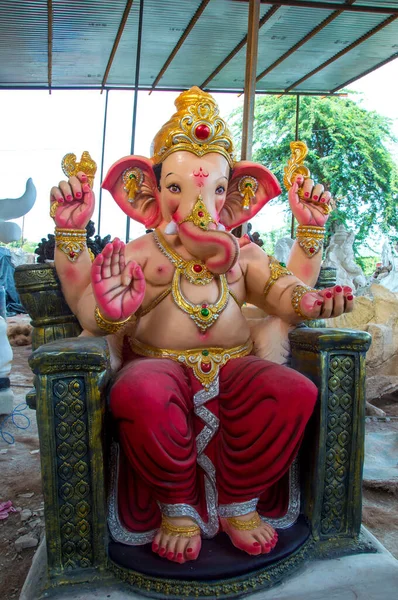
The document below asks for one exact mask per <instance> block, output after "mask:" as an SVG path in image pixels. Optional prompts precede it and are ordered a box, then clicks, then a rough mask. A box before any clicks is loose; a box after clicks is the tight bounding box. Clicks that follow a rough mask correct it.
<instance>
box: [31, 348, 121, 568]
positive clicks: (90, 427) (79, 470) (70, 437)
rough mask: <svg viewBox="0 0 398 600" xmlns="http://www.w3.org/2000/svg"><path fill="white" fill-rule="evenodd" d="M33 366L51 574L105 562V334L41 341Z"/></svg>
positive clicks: (107, 366)
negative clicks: (42, 344)
mask: <svg viewBox="0 0 398 600" xmlns="http://www.w3.org/2000/svg"><path fill="white" fill-rule="evenodd" d="M29 364H30V366H31V368H32V370H33V371H34V373H35V387H36V394H37V424H38V430H39V438H40V455H41V466H42V478H43V495H44V503H45V521H46V530H47V532H48V535H47V546H48V547H47V551H48V552H47V553H48V568H49V573H50V576H51V577H52V578H55V579H57V578H59V577H61V578H62V577H65V571H67V572H68V577H69V576H70V577H72V576H75V575H76V576H78V575H79V573H80V574H82V572H83V573H84V572H85V573H87V572H88V571H90V570H92V569H94V568H97V567H99V568H103V567H104V565H105V563H106V539H107V532H106V497H105V486H104V435H103V429H104V428H103V422H104V416H105V407H106V402H105V399H106V386H107V383H108V381H109V379H110V375H111V368H110V358H109V350H108V345H107V342H106V339H105V338H91V337H90V338H89V337H82V338H72V339H64V340H58V341H56V342H51V343H50V344H46V345H44V346H40V348H38V349H37V350H35V352H33V354H32V355H31V358H30V360H29Z"/></svg>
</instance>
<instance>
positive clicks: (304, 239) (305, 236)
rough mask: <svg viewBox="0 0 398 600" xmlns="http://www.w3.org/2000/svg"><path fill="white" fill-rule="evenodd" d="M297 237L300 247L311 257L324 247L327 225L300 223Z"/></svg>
mask: <svg viewBox="0 0 398 600" xmlns="http://www.w3.org/2000/svg"><path fill="white" fill-rule="evenodd" d="M296 238H297V242H298V244H299V246H300V248H302V249H303V250H304V252H305V254H306V255H307V256H308V257H309V258H312V257H313V256H315V255H316V254H318V252H319V250H321V249H322V248H323V242H324V239H325V227H316V226H312V225H299V226H298V227H297V233H296Z"/></svg>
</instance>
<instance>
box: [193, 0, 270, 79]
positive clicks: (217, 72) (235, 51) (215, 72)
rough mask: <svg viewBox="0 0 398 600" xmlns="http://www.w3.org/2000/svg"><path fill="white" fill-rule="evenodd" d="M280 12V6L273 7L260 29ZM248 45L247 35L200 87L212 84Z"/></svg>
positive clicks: (263, 19)
mask: <svg viewBox="0 0 398 600" xmlns="http://www.w3.org/2000/svg"><path fill="white" fill-rule="evenodd" d="M277 10H279V6H273V7H272V8H271V9H270V10H269V11H268V12H267V13H266V14H265V15H264V16H263V17H262V18H261V19H260V21H259V24H258V28H259V29H261V27H262V26H263V25H264V24H265V23H266V22H267V21H269V19H270V18H271V17H272V16H273V15H274V14H275V13H276V11H277ZM246 43H247V35H245V37H244V38H242V40H241V41H240V42H239V44H237V45H236V46H235V48H234V49H233V50H232V51H231V52H230V53H229V54H228V56H226V57H225V58H224V60H223V61H222V62H221V63H220V64H219V65H218V67H216V68H215V69H214V71H213V72H212V73H210V75H209V76H208V78H207V79H205V80H204V82H203V83H202V84H201V85H200V87H201V88H202V89H203V88H205V87H206V86H207V84H208V83H210V81H211V80H212V79H214V77H215V76H216V75H218V74H219V72H220V71H222V70H223V68H224V67H225V66H226V65H227V64H228V63H229V61H230V60H232V59H233V57H234V56H235V55H236V54H238V52H239V51H240V50H242V48H243V47H244V46H245V44H246Z"/></svg>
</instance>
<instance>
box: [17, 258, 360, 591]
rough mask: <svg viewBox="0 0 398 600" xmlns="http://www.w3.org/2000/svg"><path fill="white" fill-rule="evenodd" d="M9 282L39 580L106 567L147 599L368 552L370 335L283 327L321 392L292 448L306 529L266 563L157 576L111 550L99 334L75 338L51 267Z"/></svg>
mask: <svg viewBox="0 0 398 600" xmlns="http://www.w3.org/2000/svg"><path fill="white" fill-rule="evenodd" d="M15 279H16V284H17V289H18V292H19V294H20V297H21V302H22V303H23V305H24V306H25V308H26V310H27V312H28V313H29V314H30V316H31V318H32V325H33V326H34V331H33V339H32V345H33V350H34V351H33V354H32V356H31V358H30V361H29V362H30V366H31V368H32V370H33V372H34V375H35V389H34V390H32V392H30V393H29V394H28V396H27V401H28V403H29V405H30V406H31V407H32V408H36V411H37V422H38V428H39V436H40V453H41V465H42V478H43V494H44V503H45V523H46V543H47V555H48V585H49V586H58V585H61V584H72V583H78V582H89V581H92V580H93V579H97V580H98V578H103V579H108V580H109V578H112V577H115V576H116V577H118V578H119V579H122V580H123V581H126V582H129V583H130V584H132V585H133V587H134V588H135V589H136V590H139V589H141V590H143V591H144V593H145V594H147V595H150V597H158V596H159V597H170V598H187V597H198V598H205V597H219V598H229V597H233V596H239V595H242V594H247V593H249V592H255V591H257V590H259V589H264V588H265V587H270V586H271V585H273V584H275V583H277V582H278V581H280V580H281V579H282V578H283V577H285V576H286V575H287V574H288V573H290V572H292V570H294V569H295V568H297V567H298V566H299V565H300V564H302V563H303V561H305V560H307V559H308V558H311V557H326V556H327V557H330V556H336V555H337V556H341V555H343V554H347V553H357V552H359V551H371V548H368V547H367V546H366V544H364V543H363V542H362V540H361V536H360V526H361V495H362V492H361V484H362V466H363V458H364V455H363V453H364V420H365V395H364V383H365V355H366V351H367V350H368V348H369V345H370V336H369V334H367V333H365V332H362V331H349V330H344V331H343V330H334V329H326V328H318V329H313V328H309V327H299V328H297V329H295V330H294V331H293V332H292V333H291V334H290V343H291V353H292V366H293V368H295V369H297V370H298V371H300V372H301V373H303V374H305V375H306V376H307V377H309V378H310V379H311V380H312V381H314V382H315V384H316V385H317V386H318V389H319V399H318V403H317V408H316V410H315V413H314V415H313V417H312V419H311V421H310V423H309V425H308V427H307V431H306V436H305V440H304V443H303V446H302V449H301V451H300V457H299V465H300V486H301V516H300V519H301V523H305V527H306V531H307V533H306V534H305V535H304V536H302V538H301V539H300V540H299V542H298V543H297V542H296V543H295V544H293V545H291V547H290V551H289V552H288V553H287V555H286V552H285V555H283V553H282V555H279V556H277V557H275V555H274V556H272V553H271V554H270V555H269V557H268V559H267V564H265V565H259V563H258V562H254V563H250V558H249V557H247V556H246V555H244V554H243V553H240V554H241V555H242V560H244V559H246V561H248V562H247V563H246V564H247V565H248V567H247V569H246V573H244V574H238V575H236V574H234V575H232V576H230V577H225V576H221V577H218V576H217V570H216V569H215V571H214V569H213V571H214V573H215V574H214V576H213V577H212V578H207V579H206V578H203V577H201V578H200V580H198V579H195V575H194V574H193V575H192V569H191V567H190V568H189V569H187V570H186V573H187V576H186V577H185V579H184V576H178V577H176V576H173V573H172V572H171V573H170V574H169V576H168V577H167V576H165V575H164V574H163V576H159V575H158V574H156V573H155V574H148V573H146V572H145V570H144V571H142V570H140V568H139V567H138V568H135V569H132V568H126V565H125V564H122V563H123V561H122V562H119V564H118V562H117V560H116V559H115V554H114V553H113V554H112V552H111V548H112V541H111V540H110V537H109V533H108V529H107V512H108V491H109V477H108V471H109V469H108V465H109V454H110V453H109V445H110V443H109V442H110V438H111V437H112V436H111V431H112V426H111V423H110V420H109V415H107V394H108V389H109V385H110V384H111V371H110V357H109V351H108V347H107V342H106V340H105V338H94V337H80V338H78V337H77V336H78V335H79V333H80V331H81V329H80V326H79V323H78V322H77V320H76V318H75V317H74V316H73V315H72V314H71V312H70V310H69V308H68V306H67V304H66V302H65V300H64V297H63V295H62V291H61V287H60V284H59V281H58V278H57V275H56V271H55V269H54V268H53V267H52V266H51V265H24V266H22V267H18V268H17V269H16V272H15ZM291 529H292V531H293V533H294V529H293V528H291ZM221 535H224V534H221ZM289 535H290V534H289ZM281 537H282V536H281V535H280V540H281ZM209 542H211V540H209ZM130 549H131V547H127V546H126V552H128V551H129V550H130ZM148 552H149V551H148ZM237 552H239V551H237ZM274 552H275V551H274ZM148 556H149V554H148ZM158 558H159V557H158ZM159 560H160V561H161V560H162V559H159ZM144 562H145V561H144ZM213 562H214V559H213ZM141 564H143V562H141ZM159 564H160V563H159ZM164 564H165V561H163V563H162V565H164ZM183 566H184V565H183ZM185 567H186V565H185ZM170 570H171V569H170ZM163 571H165V567H164V566H163ZM166 571H167V569H166ZM236 573H238V570H237V571H236ZM188 575H189V576H188Z"/></svg>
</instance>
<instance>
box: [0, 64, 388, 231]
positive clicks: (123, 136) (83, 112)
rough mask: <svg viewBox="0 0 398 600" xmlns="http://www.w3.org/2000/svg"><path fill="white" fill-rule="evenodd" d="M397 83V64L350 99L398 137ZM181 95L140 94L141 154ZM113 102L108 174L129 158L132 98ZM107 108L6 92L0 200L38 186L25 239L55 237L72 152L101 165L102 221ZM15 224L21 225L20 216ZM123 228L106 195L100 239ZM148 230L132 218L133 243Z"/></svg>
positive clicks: (222, 97) (95, 102)
mask: <svg viewBox="0 0 398 600" xmlns="http://www.w3.org/2000/svg"><path fill="white" fill-rule="evenodd" d="M397 80H398V59H397V60H395V61H393V62H391V63H389V64H387V65H385V66H384V67H381V68H380V69H378V70H377V71H375V72H374V73H371V74H369V75H367V76H366V77H363V78H362V79H360V80H358V81H357V82H355V83H354V84H352V85H351V86H350V87H349V89H350V90H354V91H357V92H361V95H356V96H352V99H353V100H355V101H357V102H360V104H361V106H362V107H364V108H366V109H368V110H376V111H377V112H379V113H380V114H382V115H385V116H387V117H390V118H391V119H392V120H393V126H392V127H393V131H394V133H395V135H396V136H397V137H398V102H397V90H396V82H397ZM176 96H177V94H176V93H175V92H154V93H152V94H151V95H150V96H149V95H148V93H147V92H140V93H139V97H138V113H137V115H138V116H137V132H136V140H135V148H134V153H135V154H140V155H143V156H149V155H150V144H151V141H152V139H153V137H154V135H155V133H156V132H157V131H158V130H159V129H160V127H161V126H162V125H163V123H164V122H166V121H167V120H168V119H169V118H170V116H171V115H172V114H173V113H174V112H175V109H174V100H175V98H176ZM214 96H215V98H216V100H217V102H218V103H219V108H220V114H221V116H223V117H224V118H226V117H228V115H229V114H230V113H231V112H232V110H233V109H234V108H236V107H237V106H239V105H241V104H242V103H243V97H238V96H237V95H236V94H214ZM108 98H109V100H108V120H107V129H106V144H105V153H104V173H103V177H104V176H105V174H106V171H107V169H108V168H109V167H110V166H111V165H112V163H113V162H115V161H116V160H118V159H119V158H121V157H123V156H126V155H129V154H130V140H131V122H132V109H133V101H134V94H133V92H128V91H113V92H110V93H109V96H108ZM275 101H277V98H276V99H275ZM104 105H105V94H102V95H101V94H100V93H99V91H53V92H52V94H51V95H50V94H48V92H46V91H5V90H3V91H1V92H0V198H17V197H19V196H21V195H22V194H23V192H24V190H25V183H26V180H27V179H28V177H32V179H33V181H34V184H35V186H36V188H37V200H36V203H35V206H34V207H33V208H32V210H31V211H30V212H29V213H28V214H27V215H26V217H25V219H24V223H23V227H24V233H23V235H24V238H26V239H28V240H30V241H39V240H40V239H41V238H42V237H46V236H47V234H48V233H52V232H53V230H54V224H53V221H52V219H51V218H50V216H49V196H50V189H51V187H52V186H53V185H58V182H59V181H60V180H62V179H65V176H64V175H63V173H62V170H61V160H62V157H63V156H64V155H65V154H67V153H69V152H73V153H75V154H76V155H77V156H78V158H80V155H81V153H82V152H83V151H84V150H88V151H89V152H90V154H91V156H92V157H93V158H94V160H96V162H97V164H98V171H97V176H96V181H95V184H94V191H95V193H96V198H97V207H96V210H95V212H94V215H93V220H94V221H95V222H96V224H98V206H99V182H100V163H101V155H102V134H103V115H104ZM265 210H267V212H266V213H265ZM16 222H17V223H19V224H20V225H21V226H22V219H18V220H17V221H16ZM252 223H253V229H254V230H260V231H264V232H265V231H268V230H270V229H272V228H273V227H280V226H281V225H282V211H281V209H280V208H278V207H268V208H267V207H266V209H264V210H263V211H262V214H261V215H260V216H257V217H256V218H255V219H254V220H253V221H252ZM125 229H126V216H125V215H124V213H122V211H121V210H120V209H119V208H118V207H117V206H116V204H115V203H114V201H113V199H112V198H111V196H110V195H109V193H108V192H106V191H103V192H102V198H101V227H100V234H101V235H102V236H105V235H107V234H110V235H111V237H112V238H113V237H115V236H119V237H121V238H122V239H124V237H125ZM97 233H98V227H97ZM143 233H144V228H143V226H142V225H139V224H137V223H134V222H133V221H131V238H134V237H138V236H139V235H142V234H143Z"/></svg>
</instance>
